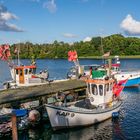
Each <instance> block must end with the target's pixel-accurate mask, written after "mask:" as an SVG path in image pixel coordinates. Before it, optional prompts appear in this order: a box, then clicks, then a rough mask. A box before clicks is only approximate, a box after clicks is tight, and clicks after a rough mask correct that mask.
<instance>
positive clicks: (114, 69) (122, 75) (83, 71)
mask: <svg viewBox="0 0 140 140" xmlns="http://www.w3.org/2000/svg"><path fill="white" fill-rule="evenodd" d="M70 54H71V53H70ZM71 55H72V56H71ZM71 55H70V56H69V58H68V60H69V61H73V62H74V64H75V66H74V67H72V68H71V69H70V71H69V72H68V73H67V78H70V79H75V78H82V79H83V78H85V77H90V75H91V70H108V69H109V65H108V62H107V61H105V64H103V65H97V64H94V65H93V64H90V65H80V64H79V61H78V57H77V54H76V55H75V54H71ZM75 56H76V57H75ZM120 66H121V64H120V59H119V56H115V57H114V63H112V64H111V75H112V76H114V78H115V79H116V80H117V81H120V80H125V79H128V80H127V83H126V84H125V87H135V86H139V84H140V71H128V70H127V71H123V70H121V69H120Z"/></svg>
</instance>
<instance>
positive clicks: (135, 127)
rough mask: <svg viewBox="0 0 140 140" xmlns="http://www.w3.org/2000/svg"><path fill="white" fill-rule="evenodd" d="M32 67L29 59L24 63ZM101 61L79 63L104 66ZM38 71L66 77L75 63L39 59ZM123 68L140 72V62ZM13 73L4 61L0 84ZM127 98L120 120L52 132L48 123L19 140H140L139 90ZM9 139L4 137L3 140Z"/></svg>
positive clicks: (124, 63)
mask: <svg viewBox="0 0 140 140" xmlns="http://www.w3.org/2000/svg"><path fill="white" fill-rule="evenodd" d="M22 62H23V63H24V64H29V63H30V62H29V60H22ZM101 63H103V62H102V60H93V59H88V60H80V64H101ZM37 66H38V72H39V71H40V70H42V69H44V70H45V69H48V71H49V75H50V79H61V78H66V74H67V72H68V70H69V68H70V67H71V66H73V63H71V62H68V61H67V60H64V59H58V60H50V59H45V60H37ZM121 69H127V70H134V69H135V70H140V59H133V60H131V59H129V60H121ZM10 79H11V77H10V73H9V69H8V66H7V64H6V63H5V62H2V61H0V85H2V83H3V82H4V81H6V80H10ZM123 93H124V94H125V99H124V104H123V106H122V108H121V115H120V118H119V120H117V121H112V120H111V119H110V120H107V121H105V122H103V123H100V124H99V125H93V126H90V127H86V128H79V129H71V130H66V131H59V132H57V133H56V132H55V133H54V132H53V131H52V129H51V127H50V124H49V122H48V123H46V124H45V125H44V124H43V125H41V126H40V128H39V127H38V128H36V129H34V130H33V129H30V130H29V131H25V132H23V133H21V134H20V135H19V137H20V140H29V139H30V140H91V139H95V140H102V139H103V140H108V139H109V140H140V88H127V89H124V92H123ZM4 139H7V140H9V139H10V138H2V140H4Z"/></svg>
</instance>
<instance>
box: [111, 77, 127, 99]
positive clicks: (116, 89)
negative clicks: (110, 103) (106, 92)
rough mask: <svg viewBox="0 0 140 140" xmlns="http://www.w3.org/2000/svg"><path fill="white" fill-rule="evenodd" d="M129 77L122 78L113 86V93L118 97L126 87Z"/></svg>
mask: <svg viewBox="0 0 140 140" xmlns="http://www.w3.org/2000/svg"><path fill="white" fill-rule="evenodd" d="M127 80H128V79H125V80H120V81H118V82H117V83H115V84H114V86H113V93H114V95H115V96H116V97H118V96H119V95H120V93H121V92H122V90H123V89H124V86H125V84H126V82H127Z"/></svg>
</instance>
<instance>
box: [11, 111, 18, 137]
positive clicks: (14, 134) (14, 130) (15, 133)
mask: <svg viewBox="0 0 140 140" xmlns="http://www.w3.org/2000/svg"><path fill="white" fill-rule="evenodd" d="M12 140H18V131H17V117H16V115H15V113H12Z"/></svg>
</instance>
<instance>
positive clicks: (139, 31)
mask: <svg viewBox="0 0 140 140" xmlns="http://www.w3.org/2000/svg"><path fill="white" fill-rule="evenodd" d="M120 27H121V28H122V29H123V30H124V32H125V33H126V34H127V35H140V21H136V20H135V19H133V17H132V16H131V15H127V16H126V18H125V19H124V20H123V21H122V22H121V24H120Z"/></svg>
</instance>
